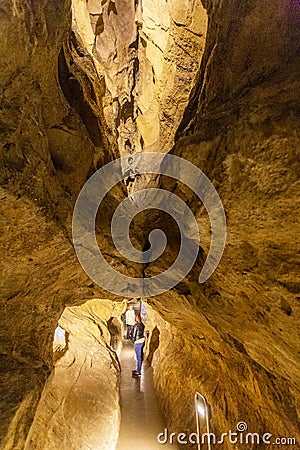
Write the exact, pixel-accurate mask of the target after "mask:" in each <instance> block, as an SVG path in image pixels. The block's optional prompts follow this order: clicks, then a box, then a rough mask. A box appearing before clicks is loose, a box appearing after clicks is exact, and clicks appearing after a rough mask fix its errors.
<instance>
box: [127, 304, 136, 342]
mask: <svg viewBox="0 0 300 450" xmlns="http://www.w3.org/2000/svg"><path fill="white" fill-rule="evenodd" d="M125 321H126V329H127V334H126V339H132V332H133V327H134V325H135V312H134V309H133V306H132V305H129V308H128V309H127V311H126V314H125Z"/></svg>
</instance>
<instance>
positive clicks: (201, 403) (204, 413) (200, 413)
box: [195, 391, 211, 450]
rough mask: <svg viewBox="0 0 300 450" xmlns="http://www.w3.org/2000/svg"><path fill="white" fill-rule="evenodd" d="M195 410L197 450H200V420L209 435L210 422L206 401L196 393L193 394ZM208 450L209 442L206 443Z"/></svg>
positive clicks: (209, 447)
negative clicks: (203, 421) (202, 421)
mask: <svg viewBox="0 0 300 450" xmlns="http://www.w3.org/2000/svg"><path fill="white" fill-rule="evenodd" d="M195 410H196V424H197V435H198V450H201V443H200V442H201V436H200V421H201V420H200V419H201V418H203V419H204V420H205V426H206V433H208V435H209V433H210V427H209V421H210V418H211V417H210V408H209V406H208V403H207V400H206V398H205V397H204V395H202V394H200V392H198V391H196V393H195ZM207 446H208V450H210V449H211V446H210V442H209V440H208V442H207Z"/></svg>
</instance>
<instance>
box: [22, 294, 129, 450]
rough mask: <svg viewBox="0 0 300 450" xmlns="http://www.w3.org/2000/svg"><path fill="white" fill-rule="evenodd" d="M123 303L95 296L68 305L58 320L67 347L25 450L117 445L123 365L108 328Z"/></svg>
mask: <svg viewBox="0 0 300 450" xmlns="http://www.w3.org/2000/svg"><path fill="white" fill-rule="evenodd" d="M116 306H117V305H116ZM122 307H123V306H122V304H119V307H118V306H117V307H114V302H111V301H109V300H102V299H96V300H90V301H88V302H86V303H85V304H84V305H83V306H78V307H71V308H66V309H65V311H64V313H63V315H62V317H61V318H60V320H59V324H60V326H61V327H62V328H63V329H65V330H66V332H67V350H66V352H65V353H64V355H63V356H62V357H61V358H60V359H59V360H58V361H57V362H56V364H55V369H54V371H53V372H52V374H51V376H50V377H49V379H48V381H47V383H46V385H45V388H44V390H43V393H42V396H41V400H40V402H39V405H38V408H37V411H36V414H35V417H34V421H33V423H32V426H31V428H30V431H29V434H28V438H27V440H26V445H25V449H32V448H47V449H57V448H70V449H71V448H72V449H75V448H76V449H86V448H99V446H100V447H101V448H103V449H107V450H112V449H114V448H115V445H116V442H117V438H118V429H119V423H120V408H119V372H120V368H119V361H118V358H117V355H116V353H115V352H114V350H113V349H112V348H111V347H110V342H111V335H110V333H109V332H108V329H107V327H108V321H109V319H110V318H111V317H112V316H114V315H116V314H117V316H120V315H121V312H122ZM120 338H121V336H119V339H120Z"/></svg>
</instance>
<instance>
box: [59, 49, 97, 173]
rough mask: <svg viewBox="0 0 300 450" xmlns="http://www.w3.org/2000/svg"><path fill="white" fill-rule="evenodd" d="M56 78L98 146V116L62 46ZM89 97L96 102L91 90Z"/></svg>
mask: <svg viewBox="0 0 300 450" xmlns="http://www.w3.org/2000/svg"><path fill="white" fill-rule="evenodd" d="M58 79H59V84H60V87H61V90H62V92H63V94H64V96H65V98H66V100H67V101H68V103H69V104H70V105H71V106H72V107H73V108H74V109H75V111H76V112H77V113H78V114H79V116H80V118H81V120H82V122H83V124H84V125H85V127H86V129H87V131H88V134H89V137H90V139H91V141H92V142H93V144H94V145H95V146H100V145H101V142H102V138H101V131H100V128H99V123H98V118H97V117H96V116H95V114H94V112H93V110H92V108H91V107H90V105H89V104H88V102H87V101H86V99H85V97H84V94H83V90H82V87H81V85H80V83H79V81H78V80H77V79H76V77H75V76H74V74H73V73H71V72H70V71H69V68H68V65H67V62H66V58H65V54H64V50H63V48H62V49H61V51H60V54H59V56H58ZM91 99H92V100H93V101H95V102H96V94H95V92H94V91H93V90H91ZM55 164H56V163H54V166H55ZM58 165H59V162H58Z"/></svg>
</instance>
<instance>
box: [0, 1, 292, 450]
mask: <svg viewBox="0 0 300 450" xmlns="http://www.w3.org/2000/svg"><path fill="white" fill-rule="evenodd" d="M299 9H300V8H299V2H297V1H296V0H272V1H271V0H268V1H267V2H261V1H259V0H249V1H247V2H240V1H238V0H232V1H230V2H229V1H227V2H225V1H221V2H220V1H215V0H202V1H200V0H185V1H183V2H178V1H177V0H172V1H162V2H158V1H150V0H139V1H133V0H132V1H127V2H125V1H123V0H115V1H113V0H106V1H105V0H103V1H100V0H99V1H98V0H88V1H87V2H84V1H80V0H74V1H73V3H72V4H71V2H70V1H68V0H59V1H56V2H50V1H49V0H42V1H40V2H36V1H34V0H25V1H22V2H21V1H14V2H11V1H10V0H3V1H2V4H1V6H0V12H1V14H0V21H1V23H0V29H1V44H0V52H1V53H0V56H1V68H0V70H1V110H0V124H1V143H0V145H1V153H0V157H1V166H0V175H1V186H2V187H1V196H0V200H1V203H0V207H1V225H2V230H3V232H2V233H1V255H2V289H1V311H2V319H1V359H2V371H1V383H2V388H1V390H2V392H3V396H2V401H1V416H2V420H1V428H0V434H1V438H2V447H3V448H5V449H22V448H26V449H31V448H37V449H40V448H45V449H46V448H47V449H48V448H49V449H50V448H66V449H70V448H73V449H79V448H82V449H83V448H93V445H94V440H93V439H97V437H98V435H96V434H93V433H94V430H95V428H97V427H98V425H99V424H101V427H99V428H98V432H99V433H101V436H103V447H101V448H103V449H104V448H105V449H106V448H107V449H113V448H114V445H115V443H116V441H117V432H118V431H117V430H118V426H119V420H120V416H119V406H118V383H119V375H118V373H119V365H118V348H119V347H118V345H119V344H118V343H119V339H120V330H119V325H118V324H119V322H118V320H119V319H120V315H121V313H122V311H123V309H124V305H123V304H122V300H123V298H119V297H116V296H113V295H111V294H109V293H107V292H104V291H103V289H101V288H100V287H98V286H97V285H95V283H93V282H92V281H91V280H90V279H89V278H88V276H87V275H86V274H85V273H84V271H83V269H82V268H81V266H80V264H79V263H78V261H77V259H76V256H75V253H74V249H73V246H72V235H71V219H72V211H73V207H74V204H75V201H76V198H77V195H78V193H79V191H80V189H81V187H82V186H83V184H84V182H85V181H86V179H87V178H88V177H89V176H90V175H91V174H93V173H94V172H95V171H96V169H97V168H99V167H101V166H103V165H104V164H106V163H107V162H109V161H111V160H113V159H115V158H117V157H119V156H120V155H121V156H124V155H130V154H135V153H136V152H141V151H162V152H165V153H166V152H171V153H173V154H175V155H178V156H181V157H183V158H184V159H186V160H188V161H191V162H193V164H195V165H196V166H198V167H199V168H200V169H201V170H202V171H203V172H204V173H205V174H206V175H207V176H208V177H209V178H210V180H211V181H212V182H213V184H214V186H215V187H216V188H217V190H218V193H219V195H220V197H221V199H222V202H223V204H224V208H225V211H226V217H227V222H228V223H227V225H228V229H227V243H226V248H225V252H224V255H223V258H222V261H221V263H220V265H219V266H218V269H217V270H216V272H215V273H214V275H213V276H212V277H211V278H210V279H209V280H208V281H207V282H206V283H204V284H203V285H199V284H198V282H197V278H198V275H199V270H200V265H201V264H202V262H203V258H204V257H205V254H206V253H207V251H208V249H209V244H210V229H209V223H208V217H207V213H206V212H205V210H204V208H203V207H202V205H201V204H200V203H199V202H198V201H197V199H196V198H195V196H194V195H193V193H192V192H191V191H189V190H188V189H186V188H185V187H184V186H182V184H181V183H179V182H176V181H172V180H169V179H166V178H164V179H161V180H159V181H157V183H158V182H159V183H160V185H161V186H162V187H166V188H168V189H170V190H171V191H172V192H173V193H175V194H177V195H178V196H180V197H181V198H182V199H183V200H184V201H186V202H187V203H188V204H189V205H190V207H191V209H192V211H193V213H194V214H195V217H196V219H197V222H198V224H199V229H200V232H201V254H200V257H199V260H198V261H197V264H196V266H195V267H194V269H193V270H192V272H191V274H190V275H188V276H187V278H186V279H184V280H183V281H182V283H180V284H179V285H178V286H177V287H176V288H174V289H172V290H171V291H169V292H167V293H165V294H162V295H160V296H157V297H154V298H149V299H148V304H149V321H150V322H149V323H150V324H151V325H150V331H151V336H152V337H151V339H150V344H151V345H150V349H149V355H150V359H151V361H152V365H153V368H154V381H155V386H156V389H157V393H158V396H159V399H160V403H161V406H162V409H163V412H164V414H165V416H166V419H167V421H168V427H169V429H170V430H171V431H172V432H176V433H178V432H192V431H195V424H194V405H193V395H194V393H195V391H196V390H199V391H200V392H202V393H203V394H204V395H205V396H206V398H207V400H208V401H209V403H210V405H211V406H212V421H211V425H212V428H213V430H214V432H215V433H217V434H218V435H220V434H221V433H222V432H226V431H228V430H230V429H232V430H235V427H236V424H237V423H238V422H239V421H245V422H246V423H247V425H248V429H249V431H251V432H257V433H264V432H268V433H271V434H272V435H273V436H274V437H279V436H281V437H295V438H296V439H297V440H298V443H299V442H300V433H299V425H300V395H299V392H300V385H299V380H300V362H299V352H300V349H299V331H300V322H299V312H300V311H299V310H300V306H299V297H298V296H297V293H298V291H299V289H298V288H299V275H298V272H297V257H296V255H297V253H296V250H297V248H296V246H297V241H298V234H299V233H297V231H298V230H297V224H298V221H297V214H296V213H297V205H298V203H297V202H298V199H297V187H298V174H299V165H298V161H297V150H298V148H299V77H298V74H299V68H300V59H299V48H298V42H299V37H300V36H299V30H300V27H299V25H300V12H299ZM126 195H127V193H126V187H125V186H124V185H119V186H117V187H116V188H115V189H114V190H113V191H112V192H111V193H110V194H109V195H108V196H107V198H106V199H105V202H104V205H103V209H102V213H101V214H99V218H98V222H97V226H98V229H99V230H101V232H100V233H99V235H98V239H99V245H100V246H102V248H103V249H104V252H105V255H106V258H107V260H108V261H109V262H110V264H111V265H113V266H114V267H115V268H116V269H117V270H120V271H123V272H124V273H128V274H130V275H131V276H140V275H141V273H144V275H145V276H150V275H151V274H155V273H157V272H158V271H161V270H163V268H165V267H167V266H168V265H169V264H170V263H172V261H174V258H176V252H177V251H178V239H177V237H178V236H177V235H176V231H174V230H173V229H172V227H173V222H171V221H169V219H166V218H165V217H164V216H157V215H154V213H153V212H150V213H149V214H148V215H146V216H143V217H142V218H137V221H136V223H135V224H134V225H133V227H132V231H133V241H134V243H135V245H136V246H137V247H138V248H140V249H141V248H143V246H144V245H145V242H144V241H143V240H144V238H145V236H146V235H147V233H148V232H149V231H150V230H151V226H152V225H153V224H158V225H159V224H160V225H162V227H164V229H165V231H166V233H168V231H169V234H170V241H169V247H168V249H167V251H166V253H165V255H164V257H163V258H162V259H159V260H158V261H156V262H153V263H150V264H149V265H148V267H146V268H145V267H144V268H142V267H141V265H138V264H135V263H132V262H130V261H125V259H124V258H122V257H121V256H120V255H119V254H118V252H117V251H116V249H115V248H114V247H113V243H112V240H111V238H110V236H109V233H110V219H111V216H112V214H113V212H114V210H115V208H116V206H117V205H118V203H119V202H120V201H121V200H122V199H124V198H125V196H126ZM141 225H143V227H142V226H141ZM143 269H144V270H143ZM113 321H114V322H113ZM58 322H59V323H60V324H61V325H62V326H63V328H64V329H66V330H67V331H68V332H69V338H68V339H69V340H68V345H67V348H66V349H65V350H64V351H63V352H62V354H61V355H59V357H58V356H57V355H55V358H54V359H53V354H52V353H53V352H52V341H53V335H54V330H55V328H56V326H57V323H58ZM112 324H113V325H112ZM93 367H94V369H95V370H94V369H93ZM100 372H101V373H100ZM65 374H67V375H65ZM74 380H76V381H74ZM100 387H101V389H102V388H103V389H102V393H101V395H100V396H99V397H98V398H97V400H95V403H93V398H92V396H93V392H94V390H95V389H97V390H99V389H100ZM83 392H84V393H85V394H84V395H87V397H88V402H87V405H89V406H91V404H93V407H92V408H91V409H90V408H86V405H85V403H84V402H83V401H82V398H81V395H82V393H83ZM93 408H95V409H93ZM99 409H101V411H99ZM96 410H97V414H98V415H97V416H96V417H95V416H94V415H93V414H92V411H96ZM95 414H96V413H95ZM93 420H95V422H93ZM74 421H76V425H74V423H75V422H74ZM78 421H80V423H81V425H82V426H78V425H77V424H78ZM87 423H89V424H90V426H91V428H90V429H89V428H85V424H87ZM89 439H90V440H89ZM59 442H63V444H59ZM234 447H235V448H237V449H240V450H244V449H245V446H244V445H243V444H239V445H238V444H237V445H235V446H234ZM230 448H232V446H231V445H230V443H228V441H227V442H226V443H225V444H224V449H230ZM249 448H250V446H249ZM251 448H253V449H254V448H264V446H263V445H260V446H255V445H253V446H252V447H251ZM295 448H296V447H295Z"/></svg>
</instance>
